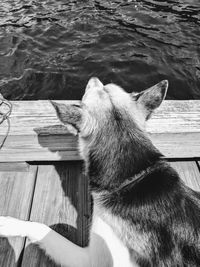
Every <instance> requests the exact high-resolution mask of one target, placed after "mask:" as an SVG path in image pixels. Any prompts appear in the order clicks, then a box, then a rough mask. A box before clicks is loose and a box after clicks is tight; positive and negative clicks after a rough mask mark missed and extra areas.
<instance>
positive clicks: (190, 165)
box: [170, 161, 200, 191]
mask: <svg viewBox="0 0 200 267" xmlns="http://www.w3.org/2000/svg"><path fill="white" fill-rule="evenodd" d="M170 164H171V166H172V167H173V168H175V170H176V171H177V172H178V173H179V175H180V177H181V178H182V179H183V181H184V182H185V183H186V184H187V185H188V186H189V187H190V188H192V189H193V190H195V191H200V172H199V169H198V167H197V163H196V162H195V161H182V162H171V163H170Z"/></svg>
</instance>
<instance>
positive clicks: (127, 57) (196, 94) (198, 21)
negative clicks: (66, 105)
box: [0, 0, 200, 100]
mask: <svg viewBox="0 0 200 267" xmlns="http://www.w3.org/2000/svg"><path fill="white" fill-rule="evenodd" d="M91 76H97V77H99V78H100V79H101V80H102V81H103V82H104V83H109V82H114V83H116V84H118V85H120V86H122V87H123V88H125V89H126V90H127V91H128V92H131V91H132V90H135V91H140V90H143V89H145V88H148V87H150V86H151V85H153V84H155V83H157V82H159V81H160V80H162V79H168V80H169V83H170V87H169V92H168V99H200V0H165V1H164V0H159V1H157V0H135V1H131V0H126V1H125V0H124V1H122V0H121V1H120V0H115V1H107V0H96V1H95V0H88V1H86V0H85V1H78V0H76V1H75V0H71V1H70V0H68V1H67V0H65V1H64V0H63V1H58V0H54V1H51V0H49V1H47V0H45V1H42V0H40V1H37V0H29V1H28V0H27V1H23V0H7V1H5V0H2V1H1V3H0V92H1V93H2V94H3V95H4V96H5V97H6V98H8V99H12V100H22V99H35V100H36V99H80V98H81V96H82V94H83V92H84V88H85V85H86V83H87V81H88V79H89V78H90V77H91Z"/></svg>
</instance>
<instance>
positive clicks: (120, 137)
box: [0, 78, 200, 267]
mask: <svg viewBox="0 0 200 267" xmlns="http://www.w3.org/2000/svg"><path fill="white" fill-rule="evenodd" d="M167 87H168V82H167V81H162V82H160V83H158V84H156V85H155V86H153V87H151V88H149V89H147V90H145V91H143V92H141V93H138V94H135V93H131V94H128V93H126V92H125V91H124V90H123V89H122V88H120V87H119V86H117V85H115V84H107V85H105V86H104V85H103V84H102V83H101V82H100V80H99V79H97V78H91V79H90V80H89V82H88V84H87V87H86V91H85V94H84V96H83V98H82V102H81V104H80V105H63V104H58V103H55V102H52V104H53V106H54V107H55V110H56V112H57V115H58V118H59V119H60V120H61V122H62V123H63V124H65V125H66V126H67V127H68V128H69V129H70V131H71V132H73V133H77V134H78V135H79V148H80V153H81V155H82V157H83V159H84V161H85V172H86V174H87V175H88V177H89V181H90V188H91V193H92V195H93V200H94V207H93V222H92V227H91V234H90V242H89V246H88V247H85V248H81V247H79V246H77V245H75V244H73V243H71V242H70V241H68V240H67V239H65V238H64V237H62V236H61V235H59V234H58V233H56V232H55V231H53V230H52V229H50V228H49V227H48V226H46V225H44V224H40V223H36V222H28V221H21V220H18V219H14V218H10V217H0V235H3V236H22V237H24V236H26V237H28V238H29V239H30V240H31V241H32V242H35V243H37V244H38V245H39V246H40V247H41V248H43V249H44V251H45V252H46V254H47V255H49V256H50V257H51V258H52V259H53V260H55V262H57V263H58V264H61V265H62V266H69V267H131V266H143V267H144V266H146V267H147V266H152V267H157V266H159V267H162V266H163V267H164V266H179V267H182V266H200V194H199V193H197V192H194V191H193V190H191V189H190V188H188V187H187V186H185V185H184V184H183V183H182V181H181V180H180V178H179V176H178V174H177V173H176V171H175V170H174V169H173V168H171V167H170V166H169V164H168V163H167V162H165V161H164V160H163V157H162V155H161V153H160V152H159V151H158V150H157V149H156V148H155V147H154V146H153V144H152V142H151V141H150V139H149V138H148V137H147V134H146V133H145V130H144V129H145V122H146V120H148V119H149V118H150V116H151V114H152V112H153V111H154V110H155V109H156V108H157V107H158V106H159V105H160V104H161V102H162V100H163V99H164V97H165V95H166V91H167Z"/></svg>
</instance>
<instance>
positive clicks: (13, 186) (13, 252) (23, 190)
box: [0, 166, 37, 267]
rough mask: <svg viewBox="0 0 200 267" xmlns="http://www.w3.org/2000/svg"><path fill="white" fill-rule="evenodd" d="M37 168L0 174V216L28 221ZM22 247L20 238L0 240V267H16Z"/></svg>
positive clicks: (22, 242)
mask: <svg viewBox="0 0 200 267" xmlns="http://www.w3.org/2000/svg"><path fill="white" fill-rule="evenodd" d="M36 172H37V166H31V167H30V168H29V171H28V172H21V171H18V170H17V171H16V172H13V171H11V172H8V171H7V172H0V215H1V216H2V215H3V216H13V217H16V218H20V219H23V220H28V219H29V212H30V206H31V200H32V196H33V189H34V184H35V178H36ZM23 246H24V239H22V238H0V266H2V267H13V266H17V261H18V260H19V256H20V253H21V251H22V249H23Z"/></svg>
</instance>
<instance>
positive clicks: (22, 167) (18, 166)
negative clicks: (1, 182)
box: [0, 162, 30, 172]
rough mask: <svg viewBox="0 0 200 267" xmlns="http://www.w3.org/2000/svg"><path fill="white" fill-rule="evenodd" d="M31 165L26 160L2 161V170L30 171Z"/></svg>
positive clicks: (0, 168) (0, 164)
mask: <svg viewBox="0 0 200 267" xmlns="http://www.w3.org/2000/svg"><path fill="white" fill-rule="evenodd" d="M29 167H30V166H29V164H28V163H26V162H0V172H28V171H29Z"/></svg>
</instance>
